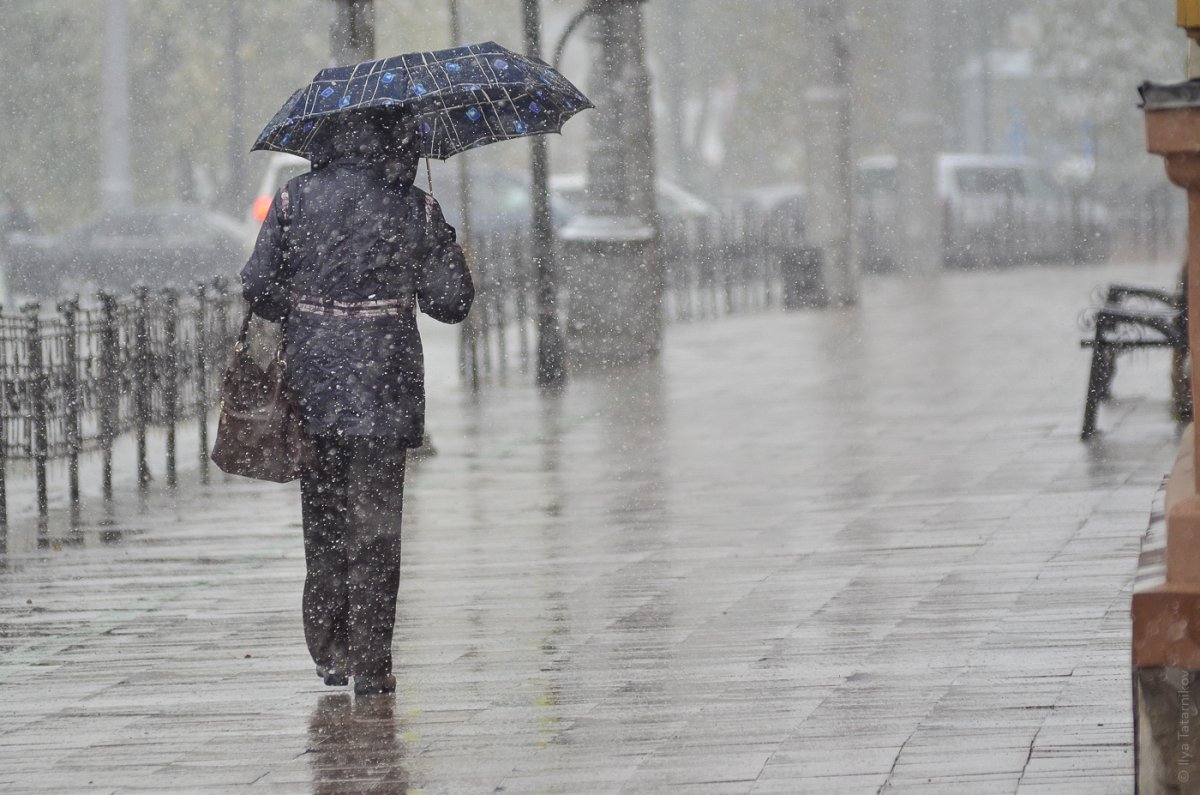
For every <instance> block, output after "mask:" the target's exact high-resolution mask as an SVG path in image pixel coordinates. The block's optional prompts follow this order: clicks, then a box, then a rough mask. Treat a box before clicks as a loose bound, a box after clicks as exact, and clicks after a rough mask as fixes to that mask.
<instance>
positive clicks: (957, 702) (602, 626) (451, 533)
mask: <svg viewBox="0 0 1200 795" xmlns="http://www.w3.org/2000/svg"><path fill="white" fill-rule="evenodd" d="M1174 271H1175V268H1174V267H1172V266H1165V265H1163V266H1153V267H1152V266H1134V265H1121V266H1118V265H1113V266H1105V267H1091V268H1062V267H1041V268H1020V269H1013V270H1010V271H1004V272H999V273H990V272H989V273H948V274H945V275H944V276H943V277H941V278H940V279H934V280H927V281H914V280H908V279H904V278H900V277H881V278H875V279H872V280H870V281H868V282H867V284H866V287H865V291H864V295H863V301H862V305H861V306H860V307H858V308H855V309H846V310H829V311H802V312H793V313H783V312H765V313H760V314H753V315H744V316H737V317H729V318H724V319H721V320H717V321H705V322H697V323H688V324H678V325H674V326H671V327H670V328H669V330H668V333H667V336H666V347H665V351H664V354H663V357H662V360H661V362H659V363H657V364H655V365H648V366H643V367H633V368H627V369H623V370H620V371H615V372H612V373H608V374H592V375H588V374H575V375H574V376H573V378H572V379H571V382H570V384H569V385H568V386H567V387H566V389H565V390H563V391H562V392H561V393H558V394H553V395H546V394H542V393H540V392H538V390H536V389H535V388H534V387H532V386H531V385H530V384H529V380H530V379H528V378H527V377H524V376H520V375H518V374H516V373H513V374H511V375H510V376H509V378H508V379H507V380H506V381H504V382H500V381H499V380H498V381H497V383H493V384H489V385H488V386H487V387H486V388H485V389H484V390H483V391H482V392H481V393H480V394H478V395H472V394H469V393H467V392H465V391H463V390H462V389H461V388H460V387H459V385H458V383H457V380H456V375H455V373H454V368H453V361H452V355H453V344H454V336H453V331H452V330H445V329H436V328H431V329H430V333H429V336H428V351H429V357H430V416H429V425H430V428H431V431H432V433H433V435H434V440H435V442H436V445H437V447H438V449H439V454H438V455H437V456H435V457H433V458H430V459H427V460H424V461H420V462H418V463H415V464H414V465H413V466H412V468H411V471H410V475H409V481H408V485H407V488H406V505H405V511H406V515H405V520H404V522H405V531H404V550H403V557H404V563H403V572H402V580H401V592H400V601H399V607H398V617H397V627H396V630H397V631H396V663H397V669H396V674H397V678H398V680H399V688H398V691H397V693H396V695H395V696H394V698H386V697H385V698H359V699H355V698H354V697H353V696H352V695H351V694H350V693H349V692H347V691H346V690H345V689H336V688H325V687H323V686H322V685H321V683H320V681H319V680H318V679H317V678H316V677H315V676H314V675H313V673H312V666H311V663H310V662H309V660H308V659H307V655H306V653H305V649H304V644H303V635H302V630H301V626H300V614H299V603H300V592H301V587H302V580H303V550H302V547H301V543H300V519H299V504H298V503H299V499H298V493H297V489H296V487H295V486H294V485H287V486H274V485H267V484H259V483H252V482H249V481H244V480H235V479H229V478H218V479H217V480H216V481H215V482H213V483H212V484H211V485H209V486H207V487H201V486H199V485H197V484H195V483H194V482H193V480H194V479H193V478H189V477H187V476H186V475H185V476H184V477H183V478H182V480H183V483H182V485H181V486H180V487H179V488H178V489H177V490H176V491H175V492H172V493H167V492H162V491H155V492H153V493H152V494H151V495H149V496H148V497H146V498H145V499H142V500H133V499H124V500H122V501H121V502H120V503H119V504H118V505H117V506H115V507H114V509H113V512H112V515H111V516H109V517H107V521H106V523H105V524H103V525H100V524H95V525H89V526H88V527H85V528H84V530H83V532H82V533H81V534H79V535H78V536H77V537H75V538H73V539H68V540H67V541H69V543H62V544H56V545H55V546H54V547H53V548H51V549H47V550H38V549H36V547H35V546H34V545H32V544H28V543H24V542H22V540H21V539H22V536H21V533H22V532H25V533H27V532H28V529H27V528H23V527H22V526H20V525H19V524H18V526H14V528H13V529H12V532H13V534H14V549H16V550H17V551H16V552H14V554H11V555H9V556H8V557H7V558H6V559H5V560H4V561H3V567H2V569H0V710H2V713H3V720H0V791H4V792H20V793H32V792H37V793H54V792H72V793H106V794H107V793H132V792H164V791H171V792H210V793H211V792H251V793H253V792H266V793H270V792H280V793H283V792H288V793H292V792H315V793H341V792H389V793H390V792H422V793H456V794H457V793H473V792H478V793H493V792H506V793H517V792H536V793H554V792H562V793H571V794H572V795H579V794H580V793H592V792H595V793H624V792H628V793H644V792H686V793H805V792H812V793H822V794H823V795H828V794H830V793H843V792H844V793H880V792H897V793H900V792H913V793H936V792H953V793H992V792H996V793H1013V792H1021V793H1042V792H1046V793H1051V792H1053V793H1067V792H1081V793H1082V792H1086V793H1104V792H1128V791H1131V790H1132V784H1133V780H1132V750H1131V741H1132V726H1131V722H1132V718H1131V710H1130V707H1129V679H1128V676H1129V670H1128V665H1129V626H1128V606H1129V599H1130V584H1131V580H1132V577H1133V574H1134V569H1135V566H1136V558H1137V551H1138V542H1139V539H1140V536H1141V534H1142V533H1143V531H1144V530H1145V526H1146V521H1147V519H1148V516H1149V510H1150V505H1151V501H1152V499H1153V497H1154V493H1155V491H1156V489H1157V488H1158V486H1159V484H1160V482H1161V479H1162V477H1163V474H1164V473H1165V472H1166V470H1167V468H1168V467H1169V466H1170V463H1171V461H1172V460H1173V456H1174V451H1175V447H1176V445H1177V442H1178V429H1177V427H1176V426H1175V424H1174V423H1173V422H1172V421H1171V419H1170V417H1169V412H1168V406H1169V402H1168V393H1169V386H1168V373H1167V358H1168V357H1167V356H1166V355H1165V354H1161V355H1160V354H1148V355H1145V356H1141V357H1130V358H1129V359H1128V360H1126V359H1122V361H1121V362H1120V365H1119V367H1118V374H1117V378H1116V381H1115V386H1114V390H1115V393H1116V398H1117V399H1116V400H1115V401H1114V402H1113V403H1112V404H1109V405H1105V406H1104V407H1103V409H1102V410H1101V413H1100V427H1101V429H1102V432H1103V433H1102V435H1101V436H1100V437H1099V438H1098V439H1096V440H1095V441H1093V442H1090V443H1088V444H1084V443H1081V442H1080V441H1078V438H1077V437H1078V431H1079V424H1080V419H1081V412H1082V406H1083V391H1084V386H1085V383H1086V375H1087V373H1086V370H1087V354H1086V353H1085V352H1083V351H1081V350H1080V349H1079V346H1078V340H1079V337H1080V330H1079V328H1078V325H1077V318H1078V316H1079V312H1080V310H1081V309H1082V308H1083V307H1084V305H1085V304H1086V302H1087V300H1088V298H1089V296H1090V295H1091V294H1092V293H1093V289H1094V288H1095V287H1096V286H1098V285H1101V284H1104V283H1106V282H1108V281H1113V280H1121V281H1144V282H1148V283H1154V284H1160V285H1165V284H1169V283H1170V281H1171V279H1172V278H1173V275H1174ZM514 366H515V365H514ZM26 496H28V495H26ZM19 503H20V499H15V500H14V504H19ZM27 540H28V538H26V541H27Z"/></svg>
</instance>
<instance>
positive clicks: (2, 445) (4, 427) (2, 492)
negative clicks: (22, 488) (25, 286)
mask: <svg viewBox="0 0 1200 795" xmlns="http://www.w3.org/2000/svg"><path fill="white" fill-rule="evenodd" d="M0 309H2V308H0ZM0 319H2V315H0ZM9 329H10V326H9V324H8V323H4V324H3V325H2V326H0V335H3V336H2V337H0V553H7V552H8V483H7V469H8V427H9V415H8V405H9V398H10V396H11V395H12V390H13V388H14V384H13V381H14V380H15V378H16V376H17V371H16V368H15V367H14V366H13V365H15V364H16V362H15V361H14V362H11V363H10V361H9V343H10V340H9V339H8V332H9Z"/></svg>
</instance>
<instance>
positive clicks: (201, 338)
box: [195, 283, 208, 486]
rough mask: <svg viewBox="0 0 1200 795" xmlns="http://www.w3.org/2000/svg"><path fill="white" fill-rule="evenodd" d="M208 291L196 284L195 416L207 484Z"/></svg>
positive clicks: (201, 476)
mask: <svg viewBox="0 0 1200 795" xmlns="http://www.w3.org/2000/svg"><path fill="white" fill-rule="evenodd" d="M207 308H208V293H207V290H206V289H205V286H204V284H203V283H201V284H198V285H197V286H196V309H195V311H196V329H195V340H196V351H195V356H196V359H195V367H196V384H195V388H196V418H197V423H198V426H197V430H198V431H199V433H200V444H199V447H200V460H199V462H198V464H199V467H200V482H201V483H203V484H204V485H206V486H207V485H208V349H207V342H208V340H207V335H206V328H207V326H206V325H205V320H206V318H207V315H208V313H207Z"/></svg>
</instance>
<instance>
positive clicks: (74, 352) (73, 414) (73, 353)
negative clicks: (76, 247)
mask: <svg viewBox="0 0 1200 795" xmlns="http://www.w3.org/2000/svg"><path fill="white" fill-rule="evenodd" d="M58 313H59V314H60V315H62V319H63V331H64V333H65V334H66V336H65V338H64V339H63V353H64V359H65V360H66V361H64V362H63V402H64V405H63V410H64V415H65V416H64V421H65V423H66V427H65V429H64V430H65V432H66V433H65V436H66V443H67V478H68V486H67V489H68V492H69V494H70V500H71V527H72V528H77V527H79V517H80V512H81V505H80V499H79V452H80V447H81V441H82V440H81V431H80V417H79V337H78V335H79V322H78V319H79V298H78V296H76V297H74V298H68V299H66V300H64V301H62V302H60V303H59V305H58Z"/></svg>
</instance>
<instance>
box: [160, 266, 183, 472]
mask: <svg viewBox="0 0 1200 795" xmlns="http://www.w3.org/2000/svg"><path fill="white" fill-rule="evenodd" d="M163 306H164V310H165V311H164V314H163V348H164V354H163V376H162V377H163V380H162V401H163V421H164V422H165V423H166V426H167V461H166V470H167V486H169V487H170V488H175V486H176V485H177V483H178V480H177V473H176V468H175V423H176V422H177V421H178V419H179V406H178V403H179V349H178V344H179V293H178V292H177V291H175V290H173V289H169V288H168V289H166V290H164V291H163Z"/></svg>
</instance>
